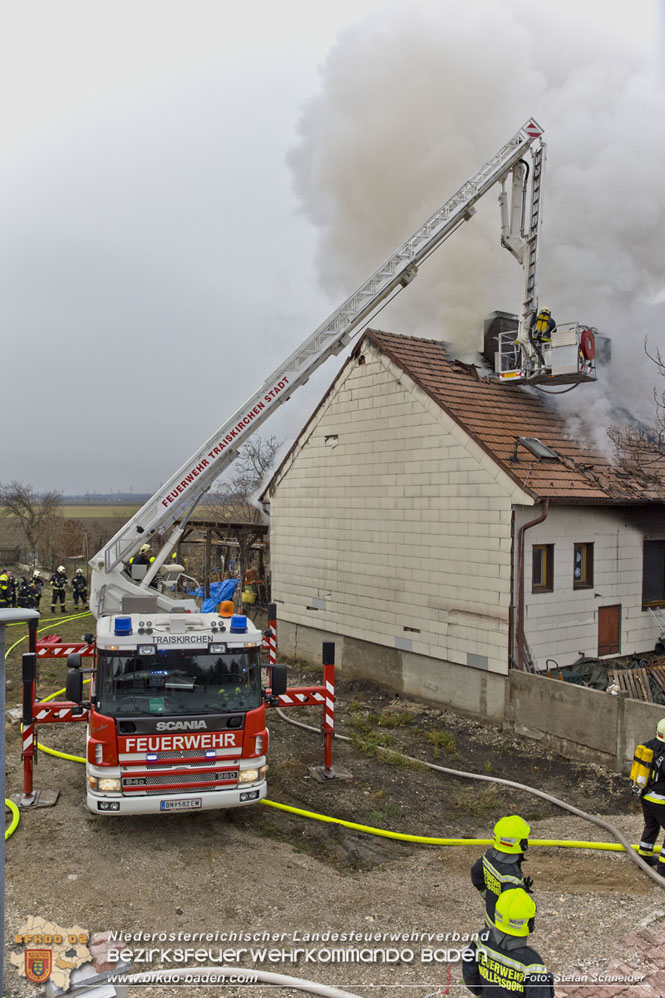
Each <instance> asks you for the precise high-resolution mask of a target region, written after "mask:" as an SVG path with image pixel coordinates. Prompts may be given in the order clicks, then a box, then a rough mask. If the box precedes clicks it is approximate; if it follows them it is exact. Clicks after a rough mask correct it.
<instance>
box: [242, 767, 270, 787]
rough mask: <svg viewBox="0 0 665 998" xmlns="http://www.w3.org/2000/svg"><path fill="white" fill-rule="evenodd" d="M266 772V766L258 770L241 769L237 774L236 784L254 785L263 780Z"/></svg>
mask: <svg viewBox="0 0 665 998" xmlns="http://www.w3.org/2000/svg"><path fill="white" fill-rule="evenodd" d="M267 772H268V767H267V766H261V768H260V769H241V770H240V772H239V773H238V783H256V782H257V781H258V780H265V778H266V773H267Z"/></svg>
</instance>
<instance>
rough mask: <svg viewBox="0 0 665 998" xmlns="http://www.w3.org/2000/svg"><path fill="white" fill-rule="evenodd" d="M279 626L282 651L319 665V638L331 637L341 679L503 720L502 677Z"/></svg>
mask: <svg viewBox="0 0 665 998" xmlns="http://www.w3.org/2000/svg"><path fill="white" fill-rule="evenodd" d="M277 631H278V639H277V640H278V647H279V654H280V656H287V657H288V656H292V657H294V658H300V659H304V660H305V661H307V662H312V663H316V664H320V663H321V646H322V644H323V642H324V641H334V642H335V670H336V672H337V673H338V674H339V675H340V676H343V677H344V678H345V679H365V680H367V681H369V682H372V683H376V685H377V686H382V687H383V688H385V689H389V690H394V691H395V692H396V693H402V694H404V695H405V696H409V697H417V698H419V699H422V700H429V701H432V702H434V703H439V704H445V705H446V706H450V707H454V708H455V709H456V710H460V711H464V712H465V713H469V714H473V715H476V716H480V717H484V718H487V719H488V720H490V721H492V722H493V723H495V724H501V721H502V719H503V714H504V701H505V696H506V686H507V679H506V677H505V676H501V675H497V674H496V673H493V672H489V671H488V670H487V669H474V668H470V667H469V666H464V665H457V664H456V663H454V662H447V661H445V660H443V659H433V658H428V657H426V656H425V655H417V654H415V653H414V652H408V651H404V650H402V649H400V648H387V647H385V646H384V645H377V644H372V643H371V642H369V641H361V640H359V639H358V638H350V637H347V636H345V635H342V634H331V633H330V632H329V631H320V630H316V629H314V628H311V627H304V626H303V625H301V624H292V623H289V622H288V621H280V622H279V624H278V626H277Z"/></svg>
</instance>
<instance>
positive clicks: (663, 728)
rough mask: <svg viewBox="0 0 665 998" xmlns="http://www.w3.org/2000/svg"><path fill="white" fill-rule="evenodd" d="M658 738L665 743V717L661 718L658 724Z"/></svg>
mask: <svg viewBox="0 0 665 998" xmlns="http://www.w3.org/2000/svg"><path fill="white" fill-rule="evenodd" d="M656 738H657V739H658V740H659V741H661V742H665V717H663V718H661V719H660V721H659V722H658V727H657V728H656Z"/></svg>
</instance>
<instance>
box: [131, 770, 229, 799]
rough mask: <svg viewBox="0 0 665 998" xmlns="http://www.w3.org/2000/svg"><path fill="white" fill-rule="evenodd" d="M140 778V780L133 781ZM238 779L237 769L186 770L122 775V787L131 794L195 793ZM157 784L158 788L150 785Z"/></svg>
mask: <svg viewBox="0 0 665 998" xmlns="http://www.w3.org/2000/svg"><path fill="white" fill-rule="evenodd" d="M138 780H140V781H141V782H140V783H138V782H135V781H138ZM237 780H238V771H237V770H235V769H234V770H232V771H228V770H227V771H226V772H218V773H200V774H199V773H196V772H195V771H192V770H191V769H190V770H187V771H186V772H181V773H154V774H151V775H150V776H141V777H129V776H124V777H123V780H122V789H123V791H127V792H128V793H129V794H131V795H132V796H134V795H137V796H138V795H140V794H146V795H151V794H183V793H184V794H197V793H201V792H202V791H206V790H217V789H221V788H223V787H229V786H232V785H233V784H235V783H236V782H237ZM183 783H201V784H204V785H203V786H198V787H187V786H185V787H183ZM154 786H158V787H159V789H158V790H152V789H151V787H154Z"/></svg>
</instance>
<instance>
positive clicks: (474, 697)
mask: <svg viewBox="0 0 665 998" xmlns="http://www.w3.org/2000/svg"><path fill="white" fill-rule="evenodd" d="M324 641H334V642H335V668H336V672H337V674H338V675H339V676H342V677H344V678H345V679H365V680H367V681H369V682H372V683H375V684H376V685H377V686H381V687H383V688H385V689H389V690H394V691H395V692H396V693H401V694H403V695H405V696H409V697H414V698H417V699H422V700H427V701H429V702H432V703H437V704H440V705H442V706H446V707H452V708H454V709H455V710H459V711H462V712H464V713H467V714H472V715H475V716H477V717H482V718H484V719H486V720H488V721H490V722H491V723H493V724H497V725H500V726H502V727H503V728H504V729H505V730H507V731H511V732H514V733H515V734H518V735H524V736H526V737H528V738H532V739H535V740H536V741H540V742H543V743H546V744H547V745H548V746H549V747H551V748H553V749H555V750H556V751H558V752H560V753H561V754H562V755H565V756H568V757H569V758H573V759H588V760H590V761H593V762H595V763H599V764H601V765H606V766H609V767H612V768H613V769H616V770H617V771H619V772H627V771H628V770H629V769H630V766H631V763H632V759H633V754H634V751H635V746H636V745H639V744H640V742H643V741H646V740H647V739H649V738H653V737H654V735H655V733H656V725H657V724H658V721H659V720H660V719H661V717H665V707H663V706H659V705H657V704H650V703H642V702H641V701H639V700H629V699H628V698H626V697H623V696H612V695H611V694H609V693H604V692H600V691H598V690H589V689H585V688H584V687H580V686H574V685H573V684H571V683H564V682H561V681H560V680H557V679H548V678H547V677H545V676H536V675H533V674H529V673H524V672H518V671H516V670H514V669H512V670H511V671H510V672H509V674H508V676H507V677H506V676H501V675H497V674H496V673H492V672H488V671H487V670H485V669H474V668H470V667H469V666H460V665H457V664H455V663H454V662H447V661H443V660H441V659H432V658H428V657H427V656H424V655H416V654H414V653H412V652H407V651H403V650H401V649H398V648H386V647H385V646H382V645H376V644H373V643H371V642H368V641H361V640H359V639H357V638H350V637H347V636H345V635H341V634H331V633H330V632H329V631H323V630H316V629H315V628H311V627H305V626H303V625H301V624H293V623H289V622H288V621H280V622H279V624H278V644H279V652H280V656H285V657H294V658H300V659H304V660H305V661H307V662H312V663H316V664H320V663H321V646H322V644H323V642H324Z"/></svg>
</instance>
